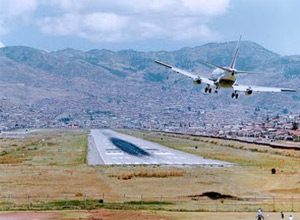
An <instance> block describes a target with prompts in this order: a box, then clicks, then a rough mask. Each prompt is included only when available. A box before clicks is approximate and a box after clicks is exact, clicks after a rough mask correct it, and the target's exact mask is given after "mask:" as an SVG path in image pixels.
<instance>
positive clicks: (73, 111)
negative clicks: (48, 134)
mask: <svg viewBox="0 0 300 220" xmlns="http://www.w3.org/2000/svg"><path fill="white" fill-rule="evenodd" d="M235 46H236V42H227V43H209V44H205V45H203V46H199V47H195V48H188V47H187V48H183V49H180V50H176V51H172V52H166V51H157V52H154V51H152V52H138V51H134V50H122V51H117V52H114V51H109V50H104V49H102V50H98V49H94V50H91V51H87V52H83V51H80V50H75V49H71V48H68V49H65V50H59V51H55V52H46V51H43V50H38V49H34V48H29V47H22V46H16V47H4V48H1V49H0V87H1V90H0V97H1V98H2V101H1V102H0V104H1V108H2V109H0V110H1V112H2V115H1V120H0V122H1V123H2V126H4V127H9V125H10V124H12V123H13V124H14V123H15V124H18V126H20V125H22V126H24V127H26V126H40V127H43V126H44V127H45V126H50V127H51V126H58V124H59V119H60V118H61V117H64V116H65V115H67V116H68V117H70V118H72V120H73V121H74V122H75V121H76V122H79V123H81V124H84V125H86V126H90V125H91V124H92V123H91V121H95V120H96V121H97V120H98V122H97V123H98V124H101V126H102V125H103V126H122V125H124V124H126V125H128V124H131V123H133V124H140V123H143V122H149V121H151V120H157V118H159V120H161V121H170V120H174V121H176V118H172V116H170V115H168V114H166V111H167V112H169V109H171V110H170V112H172V111H176V112H182V115H185V114H187V112H188V113H190V114H191V115H190V116H189V117H185V118H181V119H180V120H181V121H185V120H190V119H191V118H193V117H198V116H197V115H195V114H196V113H197V114H198V113H199V111H198V110H207V111H218V112H219V113H220V114H221V113H222V111H225V110H226V111H228V110H229V111H230V110H231V109H234V110H232V112H234V111H236V110H237V109H240V110H241V111H243V113H242V114H247V113H245V112H247V111H250V112H253V109H254V108H256V107H257V106H260V107H262V108H263V109H266V111H273V112H274V113H275V112H280V111H281V110H282V108H283V107H284V108H288V109H290V111H292V112H294V113H295V114H296V113H297V114H298V113H299V112H298V111H299V110H298V109H299V107H300V105H299V100H300V96H299V95H298V94H293V95H291V94H288V95H286V94H261V95H257V94H254V95H253V97H252V96H251V97H249V98H244V97H242V98H241V99H240V100H238V102H236V101H233V100H231V98H230V94H229V92H227V91H224V92H222V93H221V94H219V95H214V94H212V95H211V96H213V97H211V96H208V95H205V94H202V93H201V89H200V88H198V87H195V86H193V85H192V83H191V81H190V80H189V79H186V78H185V77H182V76H179V75H177V74H175V73H171V72H170V71H168V70H167V69H165V68H163V67H161V66H158V65H156V64H155V63H154V62H153V60H154V59H158V60H162V61H164V62H167V63H170V64H173V65H175V66H177V67H180V68H183V69H186V70H189V71H193V72H196V73H199V74H202V75H206V76H208V75H209V73H210V71H211V70H212V69H211V67H210V66H208V65H206V64H205V61H211V62H213V63H217V64H219V65H224V66H226V65H229V64H230V62H231V59H232V55H233V52H234V49H235ZM236 67H237V69H240V70H249V71H258V72H265V74H262V75H259V76H257V75H255V76H253V75H251V76H241V77H240V81H241V82H243V83H250V84H254V85H265V86H284V87H292V88H300V80H299V77H300V56H298V55H295V56H281V55H279V54H276V53H273V52H272V51H269V50H267V49H265V48H264V47H262V46H260V45H258V44H256V43H254V42H250V41H243V42H241V46H240V53H239V56H238V60H237V66H236ZM166 109H167V110H166ZM172 109H173V110H172ZM174 109H175V110H174ZM186 109H189V110H186ZM191 109H194V111H192V112H193V113H191V112H190V111H191ZM197 109H198V110H197ZM20 114H21V115H22V114H23V117H22V116H18V117H16V115H20ZM264 114H265V113H264ZM174 115H176V114H174ZM251 115H252V114H251ZM25 116H28V117H25ZM245 118H249V117H245ZM103 121H105V122H103ZM97 123H96V124H97Z"/></svg>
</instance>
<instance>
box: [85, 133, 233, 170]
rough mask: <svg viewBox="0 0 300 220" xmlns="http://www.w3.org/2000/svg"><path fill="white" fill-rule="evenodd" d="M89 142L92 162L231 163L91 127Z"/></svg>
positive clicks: (224, 164) (89, 157)
mask: <svg viewBox="0 0 300 220" xmlns="http://www.w3.org/2000/svg"><path fill="white" fill-rule="evenodd" d="M88 143H89V145H88V155H87V161H88V164H89V165H125V164H126V165H145V164H146V165H169V166H170V165H176V166H178V165H179V166H180V165H188V166H203V165H206V166H207V165H210V166H230V165H232V164H231V163H228V162H223V161H218V160H211V159H207V158H203V157H200V156H195V155H192V154H188V153H185V152H182V151H177V150H174V149H171V148H168V147H164V146H162V145H159V144H156V143H153V142H150V141H146V140H143V139H140V138H136V137H132V136H129V135H125V134H121V133H118V132H115V131H112V130H91V133H90V135H89V141H88Z"/></svg>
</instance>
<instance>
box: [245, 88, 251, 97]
mask: <svg viewBox="0 0 300 220" xmlns="http://www.w3.org/2000/svg"><path fill="white" fill-rule="evenodd" d="M252 93H253V90H252V89H247V90H246V92H245V95H246V96H249V95H251V94H252Z"/></svg>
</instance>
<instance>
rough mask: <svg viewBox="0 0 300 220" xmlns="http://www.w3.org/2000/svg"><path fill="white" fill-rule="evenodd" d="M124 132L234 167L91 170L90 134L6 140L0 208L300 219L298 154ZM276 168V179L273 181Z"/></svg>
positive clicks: (0, 143) (49, 133)
mask: <svg viewBox="0 0 300 220" xmlns="http://www.w3.org/2000/svg"><path fill="white" fill-rule="evenodd" d="M122 132H126V133H130V134H131V135H134V136H138V137H142V138H144V139H147V140H151V141H154V142H157V143H160V144H163V145H166V146H169V147H172V148H175V149H179V150H183V151H186V152H189V153H193V154H196V155H201V156H205V157H209V158H214V159H219V160H225V161H229V162H233V163H235V164H236V165H235V166H233V167H226V168H208V167H159V166H135V167H132V166H127V167H125V166H124V167H119V166H108V167H107V166H99V167H89V166H87V165H86V163H85V156H86V151H87V131H83V130H44V131H43V130H42V131H39V132H37V133H32V134H30V135H28V136H26V137H25V138H22V139H20V138H15V139H12V138H4V137H2V138H1V139H0V155H1V156H0V190H1V192H0V208H2V209H14V208H16V209H18V208H20V207H21V208H24V209H27V208H31V209H33V208H37V209H64V208H76V209H86V208H89V209H90V208H107V209H126V210H128V209H147V210H154V209H164V210H169V209H172V210H174V209H175V210H203V211H205V210H211V211H228V210H231V211H235V210H236V211H247V210H249V211H251V210H255V209H257V208H258V206H262V207H263V208H264V209H265V210H270V211H272V210H273V209H274V207H275V210H287V211H290V210H292V209H293V210H294V211H298V212H299V211H300V201H299V199H298V200H297V198H299V197H300V190H299V185H300V153H299V151H294V150H290V151H286V150H275V149H271V148H269V147H264V146H261V145H250V144H243V143H239V142H234V141H223V140H218V139H210V138H198V137H191V136H187V135H183V136H178V135H170V134H168V135H166V134H162V133H149V132H147V133H143V132H140V131H128V130H126V131H122ZM196 146H197V147H196ZM272 168H276V171H277V173H276V174H271V169H272ZM129 177H130V178H129ZM211 191H213V192H218V193H221V194H226V195H231V196H234V197H237V198H245V197H247V198H249V197H251V198H252V200H251V201H248V200H247V201H246V200H244V199H239V200H237V201H238V204H237V202H236V201H235V200H231V199H219V200H211V199H208V198H202V197H201V198H200V197H199V195H201V194H202V193H205V192H211ZM262 197H268V199H261V198H262ZM292 197H293V199H292ZM199 198H200V199H199ZM100 199H102V200H103V201H105V202H104V204H102V203H99V201H100ZM198 199H199V200H198ZM274 200H275V201H274ZM118 202H120V203H118ZM250 203H251V204H252V205H249V204H250ZM274 203H275V205H274ZM18 204H23V205H18ZM172 218H173V217H172Z"/></svg>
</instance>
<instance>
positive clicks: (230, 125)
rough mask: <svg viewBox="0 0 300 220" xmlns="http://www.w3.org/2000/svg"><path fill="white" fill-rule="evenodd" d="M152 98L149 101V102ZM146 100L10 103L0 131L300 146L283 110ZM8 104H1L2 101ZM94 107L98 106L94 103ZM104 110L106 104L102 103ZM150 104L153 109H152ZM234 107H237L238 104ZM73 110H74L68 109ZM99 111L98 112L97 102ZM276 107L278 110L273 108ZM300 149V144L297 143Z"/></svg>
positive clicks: (295, 119) (293, 118)
mask: <svg viewBox="0 0 300 220" xmlns="http://www.w3.org/2000/svg"><path fill="white" fill-rule="evenodd" d="M145 100H147V99H145ZM145 100H141V101H140V102H139V103H135V105H137V106H133V103H130V102H129V103H126V105H122V104H121V103H119V105H120V107H119V108H116V107H115V106H114V107H111V108H109V105H107V106H106V108H105V110H87V109H85V106H87V105H88V101H87V103H82V105H81V107H80V108H78V103H74V102H72V101H70V102H68V101H66V102H65V106H64V107H63V108H64V110H63V108H59V106H60V104H61V103H60V104H59V105H58V104H57V103H56V102H54V101H53V100H51V99H49V100H44V102H43V103H40V105H32V106H29V105H28V106H27V107H26V108H25V109H24V107H16V106H15V107H13V106H9V105H6V110H5V109H2V112H1V131H10V130H16V129H30V128H34V129H39V128H72V129H73V128H74V129H76V128H116V129H120V128H127V129H141V130H148V131H162V132H173V133H182V134H192V135H203V136H212V137H220V138H228V139H238V140H243V141H249V142H256V143H272V142H276V143H277V142H279V143H285V144H289V143H290V144H291V143H294V144H296V143H299V142H300V129H299V127H298V126H299V121H300V115H299V114H296V113H291V112H289V111H288V110H287V109H283V110H281V111H279V109H280V108H278V109H277V110H276V111H274V110H272V111H271V110H266V109H261V108H259V107H256V108H255V109H251V111H250V110H249V107H241V105H237V107H236V108H235V107H234V106H233V107H232V106H231V108H224V107H222V106H225V105H226V103H225V102H224V103H221V104H220V106H219V107H218V108H216V107H213V108H207V107H204V106H202V107H199V108H195V107H189V106H188V107H187V108H185V107H182V106H185V104H182V103H177V101H176V100H175V99H174V100H170V102H171V104H170V106H172V107H164V108H163V109H162V108H161V105H160V104H159V102H160V101H159V100H157V103H148V104H147V102H146V101H145ZM4 101H7V100H2V102H4ZM89 104H90V107H91V109H92V108H93V104H92V103H91V102H89ZM99 105H100V106H101V104H99ZM147 105H148V106H147ZM233 105H234V104H233ZM66 106H69V110H67V111H66V110H65V108H66ZM94 109H97V105H96V104H95V106H94ZM274 109H275V107H274ZM298 145H299V144H298Z"/></svg>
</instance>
